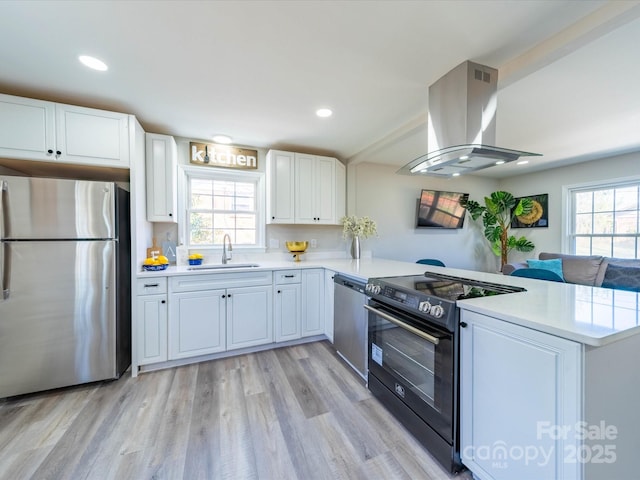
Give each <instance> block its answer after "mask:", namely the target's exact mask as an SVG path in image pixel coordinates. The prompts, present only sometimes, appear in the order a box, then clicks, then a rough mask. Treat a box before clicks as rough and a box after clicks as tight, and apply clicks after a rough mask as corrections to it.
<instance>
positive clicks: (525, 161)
mask: <svg viewBox="0 0 640 480" xmlns="http://www.w3.org/2000/svg"><path fill="white" fill-rule="evenodd" d="M527 163H529V160H520V161H519V162H518V163H516V165H526V164H527Z"/></svg>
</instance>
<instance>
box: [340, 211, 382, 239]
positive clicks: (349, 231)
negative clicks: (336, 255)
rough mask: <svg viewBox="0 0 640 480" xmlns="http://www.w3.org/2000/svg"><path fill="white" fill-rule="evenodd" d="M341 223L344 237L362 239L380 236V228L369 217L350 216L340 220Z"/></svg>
mask: <svg viewBox="0 0 640 480" xmlns="http://www.w3.org/2000/svg"><path fill="white" fill-rule="evenodd" d="M340 223H342V225H343V227H344V228H343V230H342V237H343V238H349V237H362V238H369V237H373V236H374V235H377V234H378V227H377V226H376V222H375V221H374V220H371V219H370V218H369V217H360V218H358V217H356V216H355V215H348V216H346V217H342V218H341V219H340Z"/></svg>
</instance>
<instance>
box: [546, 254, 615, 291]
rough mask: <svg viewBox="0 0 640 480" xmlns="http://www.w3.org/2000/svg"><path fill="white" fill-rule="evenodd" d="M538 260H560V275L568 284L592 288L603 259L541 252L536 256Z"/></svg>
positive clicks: (598, 256)
mask: <svg viewBox="0 0 640 480" xmlns="http://www.w3.org/2000/svg"><path fill="white" fill-rule="evenodd" d="M538 258H539V259H540V260H549V259H552V258H561V259H562V273H563V274H564V279H565V281H567V282H568V283H577V284H578V285H589V286H594V285H595V284H596V276H597V275H598V270H599V269H600V264H601V263H602V260H603V259H604V257H602V256H600V255H566V254H562V253H546V252H542V253H540V255H538Z"/></svg>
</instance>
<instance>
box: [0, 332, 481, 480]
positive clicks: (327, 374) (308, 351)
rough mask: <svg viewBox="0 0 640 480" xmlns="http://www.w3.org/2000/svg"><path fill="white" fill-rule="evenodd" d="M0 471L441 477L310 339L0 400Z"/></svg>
mask: <svg viewBox="0 0 640 480" xmlns="http://www.w3.org/2000/svg"><path fill="white" fill-rule="evenodd" d="M0 478H1V479H3V480H4V479H11V480H14V479H29V478H34V479H56V480H58V479H73V480H76V479H118V480H128V479H189V480H191V479H232V480H237V479H268V480H270V479H274V480H276V479H277V480H281V479H300V480H311V479H351V478H353V479H396V478H397V479H446V478H450V476H449V475H448V474H447V473H446V472H444V471H443V470H442V469H441V468H440V467H439V465H438V464H437V463H436V462H435V461H434V460H433V459H432V458H431V457H430V456H429V454H428V453H427V452H426V450H425V449H424V448H423V447H422V446H421V445H420V444H419V443H418V442H417V441H416V440H415V439H414V438H413V437H411V435H410V434H409V433H408V432H407V431H406V430H405V429H404V428H403V427H402V426H401V425H400V424H399V423H398V422H397V421H396V420H395V419H394V418H393V417H392V416H391V414H389V413H388V412H387V411H386V410H385V409H384V407H382V406H381V405H380V403H379V402H378V401H377V400H376V399H374V398H373V397H372V396H371V394H370V392H369V391H368V390H367V389H366V388H365V387H364V385H363V384H362V381H361V380H359V378H358V377H357V376H356V375H355V374H354V373H353V372H351V370H349V369H348V368H347V367H346V366H345V364H344V363H343V362H342V361H341V360H340V359H339V358H338V357H337V356H336V354H335V352H334V350H333V348H332V346H331V345H330V344H329V343H328V342H316V343H309V344H305V345H298V346H294V347H286V348H279V349H275V350H268V351H264V352H259V353H254V354H249V355H241V356H237V357H232V358H226V359H221V360H215V361H209V362H205V363H200V364H196V365H189V366H184V367H179V368H172V369H168V370H162V371H157V372H151V373H145V374H142V375H140V376H139V377H138V378H131V377H130V375H129V373H128V372H127V374H125V376H124V377H123V378H121V379H120V380H117V381H112V382H101V383H96V384H91V385H85V386H80V387H73V388H68V389H61V390H57V391H51V392H46V393H41V394H34V395H28V396H23V397H16V398H13V399H7V400H2V401H0ZM457 478H460V479H468V478H471V477H470V475H469V473H468V472H466V473H463V474H461V475H458V477H457Z"/></svg>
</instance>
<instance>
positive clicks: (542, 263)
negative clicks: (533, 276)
mask: <svg viewBox="0 0 640 480" xmlns="http://www.w3.org/2000/svg"><path fill="white" fill-rule="evenodd" d="M527 265H528V266H529V268H541V269H543V270H549V271H551V272H553V273H555V274H557V275H558V276H559V277H560V278H561V279H562V280H564V274H563V273H562V259H561V258H553V259H551V260H535V259H532V260H527Z"/></svg>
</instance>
